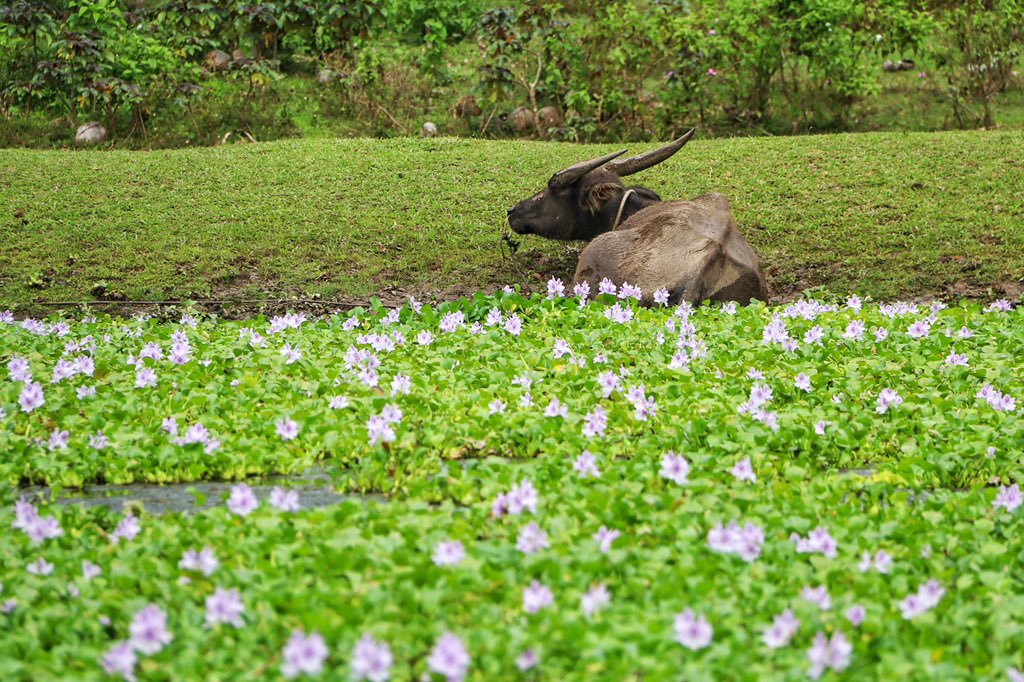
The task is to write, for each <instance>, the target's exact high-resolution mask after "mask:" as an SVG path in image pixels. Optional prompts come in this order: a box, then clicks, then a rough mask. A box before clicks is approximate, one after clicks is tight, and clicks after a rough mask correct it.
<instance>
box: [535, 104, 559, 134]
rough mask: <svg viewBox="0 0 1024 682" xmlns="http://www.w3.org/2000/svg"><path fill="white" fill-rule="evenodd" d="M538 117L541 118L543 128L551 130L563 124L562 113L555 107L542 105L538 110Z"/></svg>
mask: <svg viewBox="0 0 1024 682" xmlns="http://www.w3.org/2000/svg"><path fill="white" fill-rule="evenodd" d="M537 118H538V119H539V120H540V127H541V129H542V130H549V129H551V128H557V127H558V126H560V125H562V115H561V114H560V113H558V109H556V108H554V107H541V108H540V109H539V110H538V111H537Z"/></svg>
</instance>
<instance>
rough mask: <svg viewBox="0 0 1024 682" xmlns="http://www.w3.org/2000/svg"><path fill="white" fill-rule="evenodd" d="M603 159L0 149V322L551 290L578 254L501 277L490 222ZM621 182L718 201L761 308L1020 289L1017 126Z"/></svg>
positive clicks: (515, 153)
mask: <svg viewBox="0 0 1024 682" xmlns="http://www.w3.org/2000/svg"><path fill="white" fill-rule="evenodd" d="M609 149H611V147H610V146H607V145H604V146H597V145H570V144H556V143H542V142H508V141H502V142H494V141H480V140H464V139H433V140H412V139H401V140H367V139H360V140H302V141H284V142H275V143H268V144H253V145H236V146H227V147H220V148H207V149H181V150H171V151H159V152H120V151H115V152H90V151H71V152H69V151H30V150H0V177H2V178H3V182H0V308H4V307H14V308H17V309H20V310H23V311H30V310H31V311H39V310H42V309H43V308H42V307H41V306H40V303H41V302H44V301H56V300H90V299H92V300H95V299H102V298H127V299H157V300H166V299H176V298H209V297H216V298H260V297H264V296H271V297H277V296H298V297H309V296H322V297H324V298H329V299H342V298H349V299H353V298H355V299H359V298H365V297H367V296H369V295H371V294H384V295H389V294H390V295H392V296H399V295H404V294H405V293H408V292H414V293H419V294H423V293H426V292H433V293H439V294H441V295H446V296H450V295H452V294H454V293H459V292H463V291H467V290H475V289H477V288H489V287H494V286H495V285H498V284H504V283H509V282H515V281H519V282H522V283H525V284H532V285H534V286H536V285H537V284H538V279H539V278H546V277H547V276H549V275H550V274H556V275H559V276H562V277H571V274H572V270H573V268H574V266H575V252H576V251H577V250H578V248H579V245H570V246H567V245H565V244H559V243H552V242H547V241H544V240H541V239H539V238H537V237H527V238H525V239H524V241H523V245H522V248H521V250H520V252H519V254H518V255H517V257H516V259H515V261H514V262H512V263H508V262H503V260H502V256H501V252H500V251H499V247H498V235H499V229H500V227H501V225H502V222H503V220H504V215H505V209H506V208H507V207H508V206H510V205H512V204H513V203H515V202H516V201H518V200H519V199H521V198H523V197H525V196H528V195H529V194H531V193H532V192H534V191H536V190H537V189H539V188H540V187H543V185H544V183H545V182H546V180H547V178H548V177H549V176H550V174H551V173H552V172H554V171H556V170H558V169H559V168H561V167H563V166H565V165H568V164H569V163H572V162H574V161H577V160H579V159H580V158H583V157H587V156H589V155H596V154H598V153H601V152H604V151H608V150H609ZM638 150H639V149H638ZM633 180H634V181H636V182H638V183H641V184H644V185H647V186H649V187H651V188H652V189H654V190H656V191H657V192H659V193H660V194H661V195H662V196H663V197H664V198H667V199H675V198H688V197H692V196H695V195H698V194H701V193H704V192H708V191H712V190H714V191H719V192H723V193H725V194H726V195H728V196H729V197H730V198H731V199H732V201H733V206H734V212H735V214H736V218H737V220H738V221H739V223H740V227H741V230H742V231H743V233H744V234H745V235H746V236H747V238H748V239H749V240H750V242H751V243H752V244H753V245H754V247H755V248H756V249H757V250H758V252H759V253H760V254H761V258H762V265H763V267H764V270H765V273H766V274H767V275H768V277H769V281H770V284H771V285H772V287H773V290H774V292H775V294H776V295H786V294H789V293H792V292H794V291H796V290H799V289H806V288H811V287H826V288H828V289H829V290H831V291H835V292H837V293H844V292H850V291H857V292H860V293H862V294H870V295H872V296H875V297H876V298H890V297H905V296H920V295H927V294H939V295H943V294H944V295H964V294H985V293H992V294H999V295H1006V294H1009V295H1011V296H1016V295H1019V293H1020V290H1021V285H1020V280H1021V278H1022V277H1024V132H1021V131H1006V132H967V133H960V132H955V133H921V134H891V133H886V134H859V135H835V136H814V137H800V138H792V137H789V138H760V139H749V138H748V139H729V140H713V141H702V140H698V141H695V142H693V143H691V144H690V145H688V146H687V147H686V148H685V149H684V150H683V151H682V152H680V153H679V154H678V155H677V156H676V157H675V158H673V159H672V160H670V161H668V162H666V163H664V164H663V165H661V166H659V167H657V168H655V169H651V170H649V171H646V172H645V173H642V174H640V175H638V176H635V177H634V178H633Z"/></svg>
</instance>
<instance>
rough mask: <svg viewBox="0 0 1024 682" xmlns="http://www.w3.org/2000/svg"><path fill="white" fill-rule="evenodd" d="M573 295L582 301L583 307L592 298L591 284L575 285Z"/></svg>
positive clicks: (581, 283)
mask: <svg viewBox="0 0 1024 682" xmlns="http://www.w3.org/2000/svg"><path fill="white" fill-rule="evenodd" d="M572 293H573V294H574V295H576V296H577V297H578V298H579V299H580V304H581V305H582V304H583V303H585V302H586V300H587V298H588V297H589V296H590V282H579V283H578V284H575V285H573V288H572Z"/></svg>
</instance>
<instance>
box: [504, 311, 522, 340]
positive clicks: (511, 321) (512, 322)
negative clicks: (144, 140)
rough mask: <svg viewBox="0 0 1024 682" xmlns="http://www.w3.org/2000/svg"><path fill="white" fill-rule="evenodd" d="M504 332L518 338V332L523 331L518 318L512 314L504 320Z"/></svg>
mask: <svg viewBox="0 0 1024 682" xmlns="http://www.w3.org/2000/svg"><path fill="white" fill-rule="evenodd" d="M505 331H507V332H508V333H509V334H511V335H512V336H519V334H520V332H522V331H523V321H522V320H520V319H519V316H518V315H516V314H515V313H512V314H511V315H509V316H508V318H507V319H506V320H505Z"/></svg>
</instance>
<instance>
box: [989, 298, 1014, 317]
mask: <svg viewBox="0 0 1024 682" xmlns="http://www.w3.org/2000/svg"><path fill="white" fill-rule="evenodd" d="M1012 309H1013V306H1011V305H1010V302H1009V301H1007V300H1006V299H1005V298H1001V299H999V300H997V301H993V302H992V304H991V305H989V306H988V307H987V308H985V312H986V313H1008V312H1010V310H1012Z"/></svg>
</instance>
